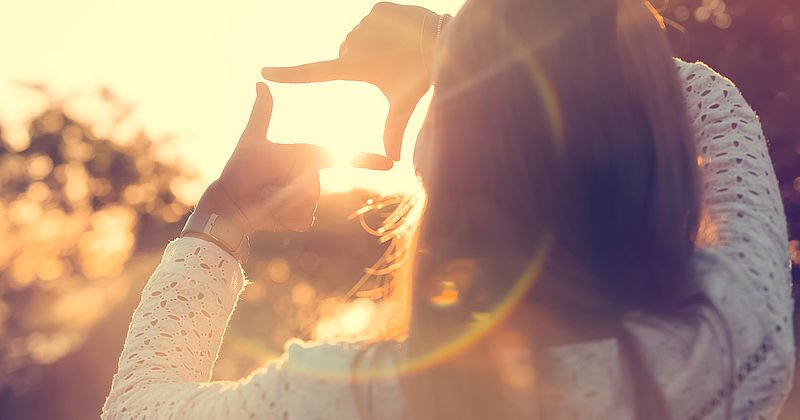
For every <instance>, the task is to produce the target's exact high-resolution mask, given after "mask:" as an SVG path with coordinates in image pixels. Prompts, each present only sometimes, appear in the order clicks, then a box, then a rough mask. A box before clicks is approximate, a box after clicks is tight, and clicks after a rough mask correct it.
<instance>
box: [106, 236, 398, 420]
mask: <svg viewBox="0 0 800 420" xmlns="http://www.w3.org/2000/svg"><path fill="white" fill-rule="evenodd" d="M245 283H246V281H245V277H244V275H243V273H242V270H241V268H240V267H239V264H238V263H237V261H236V260H235V259H234V258H233V257H232V256H231V255H230V254H228V253H227V252H226V251H224V250H222V249H221V248H219V247H218V246H216V245H215V244H212V243H210V242H206V241H204V240H201V239H197V238H182V239H178V240H176V241H174V242H172V243H171V244H169V246H167V250H166V251H165V252H164V257H163V259H162V261H161V264H160V265H159V266H158V268H157V269H156V271H155V272H154V273H153V275H152V277H151V278H150V280H149V282H148V283H147V286H145V288H144V290H143V291H142V298H141V302H140V304H139V306H138V307H137V308H136V311H135V312H134V314H133V319H132V321H131V324H130V327H129V329H128V336H127V338H126V340H125V347H124V349H123V351H122V355H121V356H120V360H119V370H118V372H117V374H116V376H115V377H114V382H113V384H112V387H111V393H110V394H109V396H108V398H107V399H106V402H105V405H104V406H103V413H102V418H103V419H105V420H112V419H114V420H116V419H131V418H145V417H146V418H154V419H192V420H195V419H276V420H283V419H307V418H308V419H314V418H317V419H346V418H356V417H357V413H358V411H357V408H356V405H355V402H354V400H353V389H352V388H351V385H350V380H351V378H352V374H353V372H352V369H353V367H354V363H355V360H356V357H357V355H358V354H359V351H360V348H359V347H358V346H357V345H355V344H335V345H334V344H330V345H316V346H310V347H307V346H305V345H302V344H300V343H293V344H291V345H289V346H288V348H287V352H286V353H285V354H284V356H283V357H282V358H280V359H277V360H273V361H270V362H269V363H268V364H267V365H265V366H264V367H263V368H261V369H259V370H257V371H254V372H253V373H251V374H250V376H248V377H247V378H242V379H241V380H239V381H217V382H209V379H210V378H211V371H212V368H213V366H214V362H215V360H216V358H217V354H218V352H219V348H220V344H221V343H222V336H223V334H224V333H225V328H226V326H227V323H228V320H229V319H230V316H231V313H232V312H233V309H234V308H235V306H236V302H237V300H238V297H239V294H240V293H241V291H242V290H243V287H244V284H245ZM368 356H369V357H370V358H371V355H368ZM361 359H362V362H363V363H369V362H370V360H366V361H364V360H363V356H362V357H361ZM375 386H376V387H378V389H375V390H373V392H379V393H380V394H381V395H378V397H379V398H380V400H381V401H383V407H384V408H385V410H387V412H394V411H393V410H396V409H399V407H400V406H399V405H397V404H396V403H397V402H399V401H401V398H400V395H399V394H398V393H399V392H400V390H399V388H398V387H396V386H394V385H392V383H390V382H388V381H382V382H381V384H376V385H375ZM387 418H389V417H387ZM391 418H399V416H398V417H391Z"/></svg>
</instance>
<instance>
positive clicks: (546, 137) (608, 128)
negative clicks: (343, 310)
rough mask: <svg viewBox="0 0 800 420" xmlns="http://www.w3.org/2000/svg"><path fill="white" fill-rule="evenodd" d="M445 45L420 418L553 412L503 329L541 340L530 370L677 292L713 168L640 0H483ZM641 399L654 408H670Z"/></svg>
mask: <svg viewBox="0 0 800 420" xmlns="http://www.w3.org/2000/svg"><path fill="white" fill-rule="evenodd" d="M440 57H441V59H440V62H439V67H438V70H437V78H436V80H437V84H436V90H435V93H434V98H433V101H432V103H431V107H430V109H429V115H428V118H427V120H426V124H425V128H424V130H423V132H424V136H422V138H421V139H420V140H419V142H418V145H417V152H416V156H415V161H416V164H417V168H418V171H419V173H420V176H421V179H422V181H423V184H424V188H425V192H426V194H427V202H426V208H425V212H424V215H423V218H422V222H421V225H420V230H419V238H418V243H419V245H418V249H417V254H416V255H417V256H416V258H417V262H416V264H415V270H414V275H413V281H412V288H411V289H412V291H411V295H412V305H411V321H410V326H409V331H408V337H407V340H406V345H407V354H406V356H405V357H406V358H407V359H408V360H407V361H408V363H407V365H408V366H414V367H415V368H412V369H408V371H406V372H405V373H404V374H403V377H402V382H403V388H404V390H405V394H406V397H407V402H408V409H409V414H410V415H409V418H412V419H415V420H420V419H446V418H458V419H478V418H481V419H484V418H515V417H522V416H524V417H526V418H531V417H534V418H536V412H538V413H539V414H538V415H539V417H540V418H547V417H548V415H547V414H546V413H547V408H546V405H547V404H546V403H544V404H537V403H536V402H530V401H529V404H527V406H526V407H520V406H519V404H518V401H516V400H515V399H514V398H513V395H514V384H509V380H508V378H505V377H503V375H502V370H503V369H502V366H500V365H502V363H503V361H502V360H500V359H502V358H503V357H505V356H498V354H499V353H498V351H502V348H503V346H505V345H506V344H508V343H511V347H514V348H529V349H533V353H532V354H533V356H531V358H530V359H531V360H532V361H533V362H532V363H531V364H530V365H531V366H533V368H532V369H533V372H532V373H531V374H530V375H528V376H525V375H522V380H521V381H522V382H525V381H526V380H525V378H526V377H527V378H528V379H530V378H539V377H542V376H543V375H544V373H543V372H545V371H546V367H543V366H541V365H540V364H539V361H540V360H541V358H540V357H539V353H540V352H537V351H536V350H537V349H543V348H545V347H548V346H550V345H553V344H558V343H563V342H572V341H580V340H588V339H592V338H598V337H604V336H611V337H615V336H617V337H618V336H619V334H620V329H619V328H618V324H619V322H618V321H619V317H620V315H621V314H623V313H625V312H627V311H630V310H633V309H646V310H656V311H658V310H668V309H669V307H670V304H671V303H673V300H672V297H673V294H674V293H673V291H674V290H676V288H678V287H679V285H680V284H681V283H682V282H684V281H685V280H686V279H688V278H689V276H691V275H692V272H691V269H692V267H691V258H690V257H691V253H692V251H693V247H694V238H695V235H696V232H697V228H698V223H699V212H700V209H699V188H698V174H697V165H696V152H695V146H694V141H693V138H692V136H691V134H690V127H689V122H688V118H687V116H686V114H687V110H686V105H685V102H684V96H683V92H682V90H681V88H680V85H679V81H678V78H677V71H676V64H675V63H674V61H673V58H672V53H671V50H670V47H669V44H668V42H667V39H666V36H665V34H664V33H663V22H660V21H659V18H658V16H657V13H655V11H654V10H653V9H652V7H651V6H650V5H649V4H648V3H644V2H642V1H641V0H592V1H585V0H468V1H467V2H466V4H465V5H464V6H463V8H462V9H461V11H460V12H459V14H458V16H457V17H456V18H455V19H454V20H453V22H452V23H451V24H450V26H449V28H448V29H447V33H446V35H445V39H444V41H443V43H442V47H441V51H440ZM534 308H539V309H534ZM545 320H548V321H547V322H545ZM545 324H547V325H545ZM554 326H557V328H555V327H554ZM554 328H555V329H560V330H562V331H557V332H555V333H554V332H553V329H554ZM563 330H566V331H563ZM464 337H467V338H464ZM454 343H457V344H454ZM442 349H447V350H446V351H444V350H442ZM630 356H631V357H634V358H635V357H636V355H635V354H631V355H630ZM421 360H428V361H431V362H430V363H427V364H425V363H421V362H419V361H421ZM634 365H635V363H634ZM519 366H520V367H519V369H520V370H525V367H524V366H526V365H525V364H524V363H523V364H520V365H519ZM642 375H644V374H642ZM639 379H640V383H641V385H642V387H641V389H643V390H644V391H642V392H647V386H648V384H652V381H650V380H649V379H648V378H647V377H642V378H639ZM512 382H513V381H512ZM536 382H537V381H532V380H528V381H527V382H526V384H527V385H530V386H535V383H536ZM539 382H541V381H539ZM540 388H541V387H540ZM540 391H543V389H540ZM528 392H530V390H528ZM530 398H534V397H529V399H530ZM642 400H643V401H645V400H646V401H649V402H648V403H647V407H645V410H646V411H647V410H649V411H650V412H651V414H653V415H654V416H653V417H649V418H656V417H655V414H654V413H652V412H655V411H662V409H663V407H662V406H663V403H664V402H663V401H658V400H657V399H655V400H653V399H652V398H651V399H647V398H643V399H642Z"/></svg>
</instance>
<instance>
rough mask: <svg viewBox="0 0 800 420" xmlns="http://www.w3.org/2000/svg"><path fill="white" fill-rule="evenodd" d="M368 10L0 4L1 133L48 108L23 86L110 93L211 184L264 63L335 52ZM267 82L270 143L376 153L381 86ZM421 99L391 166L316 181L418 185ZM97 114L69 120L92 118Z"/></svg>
mask: <svg viewBox="0 0 800 420" xmlns="http://www.w3.org/2000/svg"><path fill="white" fill-rule="evenodd" d="M374 3H375V1H374V0H347V1H341V2H331V1H325V0H292V1H274V0H261V1H255V0H240V1H231V2H198V1H194V2H189V1H170V2H163V1H154V0H144V1H140V2H127V1H119V0H75V1H71V2H60V1H53V0H51V1H45V0H29V1H24V2H12V1H9V0H3V1H2V7H0V9H1V10H3V17H4V19H3V21H4V22H3V25H0V39H3V40H4V41H3V49H2V51H3V52H2V62H3V65H2V66H0V97H2V98H3V100H2V101H0V123H2V124H3V126H7V127H10V128H11V129H10V130H8V133H7V135H8V137H10V138H11V139H12V140H14V139H16V140H17V141H24V139H23V138H24V137H25V133H24V132H22V131H20V130H19V128H21V127H24V125H23V124H24V123H25V121H26V119H27V118H30V116H32V115H33V114H34V113H35V112H36V111H37V110H38V109H41V107H42V106H44V102H43V101H42V99H41V98H40V97H38V96H36V95H35V94H33V93H32V92H31V91H29V90H26V89H23V88H20V87H19V86H18V82H32V83H43V84H45V85H47V86H48V87H49V88H50V89H52V91H53V92H55V93H56V94H57V95H58V96H62V97H67V96H73V95H76V94H79V93H82V92H86V91H91V90H96V89H97V88H99V87H108V88H110V90H111V91H113V92H114V93H116V94H117V95H118V96H119V97H120V98H121V99H122V100H123V101H125V102H126V103H129V104H131V105H133V106H134V108H135V112H134V114H133V121H134V123H135V124H133V126H139V127H144V128H146V129H147V131H148V132H149V133H151V134H152V135H154V136H162V135H174V136H175V137H176V140H177V141H176V142H175V145H174V147H172V148H170V149H169V150H168V151H167V152H166V153H167V154H168V155H170V156H172V157H177V158H179V159H181V160H182V161H184V162H186V163H187V164H188V166H190V167H192V168H194V169H196V170H197V171H198V172H199V173H200V174H201V176H202V181H203V183H205V182H208V181H210V180H212V179H213V178H214V177H216V176H217V174H218V173H219V171H220V170H221V168H222V166H223V165H224V163H225V157H226V156H227V155H228V154H229V152H230V151H231V150H232V148H233V146H234V144H235V142H236V140H237V138H238V135H239V133H240V131H241V129H242V128H243V126H244V123H245V121H246V118H247V116H248V114H249V108H250V106H251V104H252V100H253V97H254V94H255V91H254V84H255V82H257V81H259V80H261V78H260V73H259V71H260V69H261V67H263V66H268V65H273V66H282V65H294V64H300V63H304V62H310V61H318V60H324V59H330V58H335V56H336V54H337V52H338V48H339V44H340V42H341V41H342V39H343V38H344V36H345V35H346V34H347V32H348V31H349V30H350V29H352V27H353V26H354V25H356V24H357V23H358V22H359V20H360V19H361V18H362V17H363V16H364V15H366V14H367V13H368V12H369V10H370V9H371V7H372V5H373V4H374ZM462 3H463V1H462V0H426V1H420V2H416V4H419V5H422V6H425V7H428V8H429V9H432V10H434V11H436V12H438V13H445V12H447V13H455V12H456V11H457V10H458V7H460V5H461V4H462ZM269 86H270V88H271V89H272V93H273V96H274V98H275V109H274V114H273V119H272V125H271V129H270V139H272V140H273V141H278V142H310V143H316V144H320V145H323V146H326V147H330V148H332V149H336V150H337V152H338V153H343V151H344V152H356V151H368V152H381V153H382V151H383V147H382V142H381V139H382V131H383V124H384V118H385V115H386V112H387V110H388V104H387V103H386V101H385V99H384V98H383V96H382V95H381V94H380V92H379V91H378V90H377V89H376V88H374V87H371V86H368V85H365V84H359V83H352V82H332V83H325V84H315V85H303V86H300V85H279V84H275V83H270V84H269ZM428 101H429V97H426V98H425V99H423V102H422V103H421V105H420V106H419V107H418V109H417V112H416V113H415V115H414V116H413V117H412V120H411V124H410V125H409V129H408V131H407V133H406V145H405V146H406V147H404V149H403V160H402V162H401V163H400V164H399V165H397V166H396V168H395V169H394V170H392V171H391V172H389V173H385V174H369V175H368V176H367V175H366V174H364V173H363V172H360V171H358V170H345V169H332V170H329V171H327V173H323V186H324V187H325V188H326V189H327V190H329V191H342V190H347V189H350V188H353V187H361V188H367V189H372V190H375V191H378V192H387V193H389V192H397V191H405V190H408V189H409V188H411V187H413V185H414V177H413V171H412V169H411V155H412V151H413V149H412V148H411V147H412V145H413V140H415V138H416V133H417V132H418V130H419V126H420V124H421V121H422V118H423V116H424V111H425V109H426V107H427V103H428ZM100 111H101V110H97V109H81V110H78V111H76V112H80V113H81V114H84V115H89V116H90V117H95V118H97V117H96V116H97V115H102V112H100ZM14 127H17V128H18V129H17V130H15V129H14Z"/></svg>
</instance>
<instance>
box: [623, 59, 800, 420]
mask: <svg viewBox="0 0 800 420" xmlns="http://www.w3.org/2000/svg"><path fill="white" fill-rule="evenodd" d="M678 70H679V71H678V74H679V77H680V79H681V81H682V82H683V87H684V88H685V94H686V102H687V106H688V109H689V120H690V122H691V126H692V129H693V132H694V134H695V136H696V141H697V150H698V165H699V167H700V175H701V183H702V185H701V196H702V207H703V212H704V222H703V228H702V229H701V232H700V235H699V238H698V241H697V246H698V251H697V257H696V261H697V264H696V276H695V278H694V279H692V281H691V282H690V284H689V285H688V290H687V296H689V297H690V298H691V299H689V300H688V302H687V304H686V307H685V308H684V310H683V311H681V313H679V314H676V315H674V316H654V315H645V314H641V313H639V314H635V315H632V316H630V317H628V319H627V326H628V329H629V331H630V332H631V336H632V337H633V341H634V345H635V346H636V348H639V349H640V350H639V351H640V352H641V354H642V355H643V359H644V364H645V366H648V367H649V368H650V369H652V372H653V377H654V378H655V381H656V385H657V386H658V388H659V389H661V390H662V392H663V393H664V397H665V399H666V400H667V401H668V402H672V403H674V404H671V405H672V408H673V409H674V410H675V412H674V413H673V414H674V416H675V418H711V417H713V418H718V417H716V416H720V415H722V414H723V413H725V410H723V408H724V407H726V405H727V404H729V402H730V401H732V407H730V406H728V409H732V412H733V417H732V418H758V416H763V418H774V417H775V416H777V413H778V412H779V410H780V407H781V405H782V403H783V401H784V400H785V397H786V396H787V394H788V392H789V390H790V389H791V384H792V374H793V372H794V341H793V336H792V312H793V301H792V299H791V292H790V284H791V279H790V274H789V253H788V247H787V245H788V240H787V231H786V219H785V215H784V210H783V205H782V202H781V197H780V191H779V189H778V183H777V180H776V177H775V172H774V169H773V167H772V162H771V160H770V156H769V152H768V150H767V142H766V140H765V138H764V134H763V132H762V129H761V124H760V122H759V119H758V117H757V116H756V114H755V112H753V110H752V109H751V108H750V106H749V105H748V104H747V102H746V101H745V100H744V98H743V97H742V95H741V93H740V92H739V90H738V89H737V88H736V86H735V85H734V84H733V83H732V82H731V81H730V80H728V79H726V78H724V77H722V76H720V75H719V74H717V73H716V72H714V71H713V70H711V69H710V68H708V67H707V66H706V65H704V64H701V63H695V64H687V63H684V62H678ZM731 397H732V398H731Z"/></svg>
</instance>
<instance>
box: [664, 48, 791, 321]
mask: <svg viewBox="0 0 800 420" xmlns="http://www.w3.org/2000/svg"><path fill="white" fill-rule="evenodd" d="M679 68H680V72H679V76H680V77H681V79H682V80H683V81H684V86H685V87H686V90H687V92H686V97H687V105H688V107H689V117H690V121H691V124H692V127H693V131H694V132H695V133H696V135H697V149H698V155H699V159H698V164H699V166H700V172H701V178H702V181H701V182H702V185H701V187H702V190H701V191H702V198H703V209H704V213H705V215H704V219H705V220H704V223H703V225H704V226H703V229H702V230H701V234H700V236H699V238H698V245H699V246H700V247H704V248H707V249H713V250H715V251H717V252H719V253H722V254H724V255H725V256H726V257H728V258H729V259H730V260H731V261H734V262H735V263H736V265H737V266H738V267H740V269H741V271H742V274H743V275H744V276H745V277H746V278H747V279H748V280H749V281H750V282H752V285H753V286H755V290H758V291H759V293H758V294H759V295H761V297H763V298H764V307H763V308H762V310H763V315H765V316H766V317H769V319H771V320H772V328H773V329H775V330H777V331H781V330H790V329H791V313H792V306H793V302H792V299H791V294H790V285H791V279H790V275H789V252H788V238H787V230H786V216H785V214H784V210H783V203H782V201H781V195H780V189H779V188H778V181H777V179H776V177H775V171H774V169H773V166H772V161H771V159H770V156H769V151H768V147H767V142H766V139H765V138H764V133H763V131H762V129H761V123H760V121H759V119H758V116H757V115H756V114H755V112H754V111H753V110H752V109H751V108H750V106H749V105H748V104H747V102H746V101H745V99H744V98H743V97H742V94H741V93H740V92H739V90H738V89H737V88H736V86H735V85H734V84H733V83H732V82H731V81H730V80H728V79H726V78H724V77H723V76H721V75H719V74H718V73H716V72H714V71H713V70H711V69H710V68H709V67H707V66H706V65H704V64H702V63H695V64H685V63H684V64H682V65H681V66H680V67H679Z"/></svg>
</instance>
